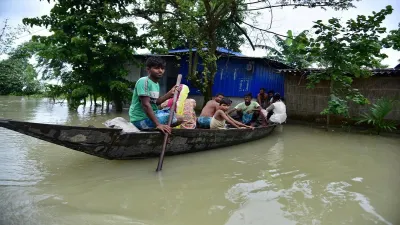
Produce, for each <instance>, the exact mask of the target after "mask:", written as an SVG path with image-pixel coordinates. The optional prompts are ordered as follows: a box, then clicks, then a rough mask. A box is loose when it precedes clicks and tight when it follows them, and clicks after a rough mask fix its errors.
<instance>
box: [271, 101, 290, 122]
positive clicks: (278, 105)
mask: <svg viewBox="0 0 400 225" xmlns="http://www.w3.org/2000/svg"><path fill="white" fill-rule="evenodd" d="M271 110H272V111H273V112H274V114H273V115H272V116H271V117H270V118H269V120H270V121H271V122H274V123H279V124H281V123H283V122H285V121H286V118H287V115H286V105H285V103H283V102H282V101H280V100H279V101H277V102H274V103H272V104H271V105H270V106H269V107H268V108H267V110H266V111H267V112H269V111H271Z"/></svg>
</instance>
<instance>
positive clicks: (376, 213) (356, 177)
mask: <svg viewBox="0 0 400 225" xmlns="http://www.w3.org/2000/svg"><path fill="white" fill-rule="evenodd" d="M116 116H123V117H125V118H128V116H127V112H126V111H125V112H124V113H123V114H115V113H110V114H107V113H105V112H102V111H101V109H97V110H96V111H94V109H90V108H89V107H87V108H79V110H78V112H69V111H68V109H67V108H66V106H65V105H59V104H56V105H54V104H49V102H48V101H47V100H46V99H31V98H20V97H0V117H5V118H11V119H18V120H25V121H33V122H43V123H56V124H68V125H82V126H87V125H95V126H97V127H103V125H102V123H103V122H104V121H105V120H107V119H108V118H113V117H116ZM0 143H2V144H1V145H0V199H1V201H0V224H6V225H9V224H18V225H20V224H34V225H36V224H62V225H64V224H146V225H147V224H149V225H150V224H151V225H153V224H171V225H172V224H173V225H177V224H178V225H179V224H185V225H186V224H227V225H236V224H241V225H242V224H256V225H257V224H260V225H261V224H262V225H264V224H363V225H364V224H393V225H395V224H400V218H399V216H398V214H397V213H398V209H399V208H400V200H399V198H397V196H398V190H400V177H399V176H398V171H400V165H399V162H400V150H399V149H398V146H399V144H400V140H399V139H398V138H385V137H376V136H367V135H354V134H347V133H334V132H331V133H326V132H324V131H320V130H315V129H310V128H306V127H299V126H290V125H285V126H284V127H283V128H280V129H276V130H275V131H274V133H273V134H272V135H271V136H270V137H268V138H265V139H263V140H259V141H255V142H251V143H247V144H243V145H238V146H234V147H229V148H224V149H219V150H216V151H208V152H201V153H195V154H187V155H181V156H174V157H167V158H166V159H165V164H164V171H162V173H160V174H156V173H155V172H154V170H155V167H156V164H157V159H147V160H134V161H107V160H104V159H100V158H96V157H93V156H89V155H86V154H83V153H80V152H75V151H72V150H68V149H66V148H63V147H59V146H56V145H53V144H50V143H46V142H44V141H40V140H37V139H34V138H31V137H27V136H24V135H22V134H18V133H15V132H12V131H9V130H6V129H2V128H0Z"/></svg>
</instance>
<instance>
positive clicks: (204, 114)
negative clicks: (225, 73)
mask: <svg viewBox="0 0 400 225" xmlns="http://www.w3.org/2000/svg"><path fill="white" fill-rule="evenodd" d="M223 98H224V95H223V94H221V93H218V94H217V95H216V96H215V98H214V99H213V100H210V101H208V102H207V104H206V105H205V106H204V108H203V110H201V113H200V116H199V117H198V118H197V123H198V125H199V126H198V127H199V128H205V129H209V128H210V123H211V118H212V117H213V116H214V114H215V112H216V111H217V110H218V108H219V102H220V101H221V99H223Z"/></svg>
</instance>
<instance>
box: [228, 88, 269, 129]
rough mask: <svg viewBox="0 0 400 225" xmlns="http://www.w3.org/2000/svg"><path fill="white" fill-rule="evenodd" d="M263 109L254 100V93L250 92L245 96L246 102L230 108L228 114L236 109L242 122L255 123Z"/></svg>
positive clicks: (263, 122)
mask: <svg viewBox="0 0 400 225" xmlns="http://www.w3.org/2000/svg"><path fill="white" fill-rule="evenodd" d="M261 109H262V108H261V106H260V104H258V103H257V102H255V101H252V94H251V93H248V94H246V95H245V96H244V102H242V103H239V104H238V105H237V106H235V108H233V109H231V110H229V112H228V114H231V113H233V112H235V111H236V113H237V115H238V117H239V118H240V120H241V122H242V123H244V124H246V125H250V124H251V125H254V124H255V122H256V121H257V120H258V118H259V116H260V111H261ZM262 124H263V125H265V120H264V119H262Z"/></svg>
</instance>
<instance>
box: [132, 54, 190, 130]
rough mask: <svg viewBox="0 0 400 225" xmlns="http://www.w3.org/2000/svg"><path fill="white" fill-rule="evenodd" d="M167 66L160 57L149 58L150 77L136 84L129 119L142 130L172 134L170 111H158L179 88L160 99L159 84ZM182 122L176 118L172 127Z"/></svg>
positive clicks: (148, 69)
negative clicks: (169, 123)
mask: <svg viewBox="0 0 400 225" xmlns="http://www.w3.org/2000/svg"><path fill="white" fill-rule="evenodd" d="M165 65H166V62H165V60H164V59H162V58H160V57H150V58H148V59H147V60H146V70H147V74H148V76H147V77H142V78H140V79H139V80H138V81H137V82H136V84H135V88H134V90H133V96H132V103H131V106H130V108H129V117H130V121H131V123H133V125H135V126H136V127H137V128H138V129H140V130H148V129H154V128H156V129H158V130H160V131H162V132H163V133H169V134H170V133H171V127H170V126H168V125H167V123H168V119H169V114H170V109H169V108H167V109H163V110H158V105H160V104H161V103H163V102H164V101H165V100H167V99H169V98H171V97H173V95H174V92H175V90H176V89H177V88H178V86H175V87H173V88H172V89H171V90H170V91H169V92H168V93H167V94H165V95H164V96H161V97H159V95H160V85H159V84H158V82H159V80H160V79H161V78H162V77H163V75H164V72H165ZM181 122H182V118H181V117H177V116H174V118H173V120H172V126H177V125H179V124H180V123H181Z"/></svg>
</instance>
